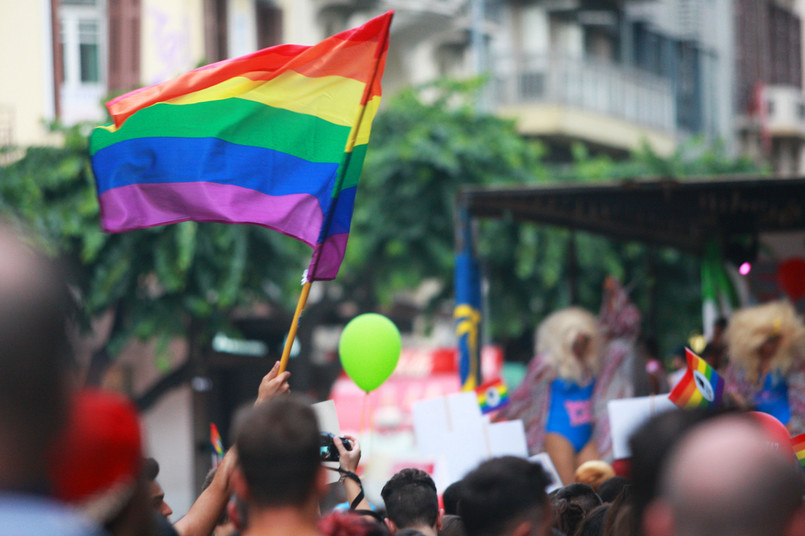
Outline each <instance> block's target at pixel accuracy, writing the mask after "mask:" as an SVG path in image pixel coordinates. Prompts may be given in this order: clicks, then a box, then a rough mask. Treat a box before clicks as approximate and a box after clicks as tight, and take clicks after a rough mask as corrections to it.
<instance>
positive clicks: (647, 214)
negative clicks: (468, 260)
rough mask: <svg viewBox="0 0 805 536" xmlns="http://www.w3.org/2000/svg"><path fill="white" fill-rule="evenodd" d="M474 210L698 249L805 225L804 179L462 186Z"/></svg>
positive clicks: (481, 215) (473, 213) (477, 213)
mask: <svg viewBox="0 0 805 536" xmlns="http://www.w3.org/2000/svg"><path fill="white" fill-rule="evenodd" d="M460 195H461V197H462V199H461V202H464V203H466V205H465V206H466V208H467V209H468V211H469V214H470V215H471V216H473V217H477V218H500V217H503V216H505V215H506V214H511V215H512V217H513V218H515V219H517V220H531V221H534V222H538V223H544V224H550V225H557V226H561V227H567V228H570V229H578V230H584V231H590V232H593V233H600V234H604V235H607V236H611V237H614V238H618V239H622V240H638V241H642V242H645V243H648V244H654V245H658V246H671V247H674V248H678V249H680V250H682V251H687V252H690V253H694V254H700V253H702V252H703V250H704V249H705V246H706V244H707V243H708V242H709V241H711V240H713V239H716V240H720V241H722V242H724V241H726V240H727V239H729V237H731V236H734V235H745V234H760V233H769V232H778V231H779V232H784V231H798V230H805V178H770V177H759V176H752V177H730V178H723V177H715V178H701V179H684V180H683V179H639V180H637V179H634V180H632V179H627V180H622V181H619V182H612V183H583V184H579V183H565V184H552V185H540V186H530V187H512V188H484V189H466V190H463V191H462V192H461V194H460Z"/></svg>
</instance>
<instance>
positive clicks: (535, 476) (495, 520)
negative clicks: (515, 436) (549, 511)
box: [458, 456, 550, 536]
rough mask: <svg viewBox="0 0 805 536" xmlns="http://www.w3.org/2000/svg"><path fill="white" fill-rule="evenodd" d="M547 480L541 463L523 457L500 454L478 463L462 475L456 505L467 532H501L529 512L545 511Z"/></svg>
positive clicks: (478, 534) (471, 535) (474, 535)
mask: <svg viewBox="0 0 805 536" xmlns="http://www.w3.org/2000/svg"><path fill="white" fill-rule="evenodd" d="M549 483H550V479H549V478H548V476H547V475H546V474H545V471H544V470H543V469H542V466H541V465H539V464H536V463H531V462H529V461H528V460H526V459H523V458H517V457H515V456H501V457H499V458H492V459H491V460H487V461H485V462H483V463H481V465H479V466H478V467H477V468H476V469H475V470H473V471H471V472H470V473H469V474H467V476H465V477H464V480H463V486H462V492H461V502H460V503H459V505H458V510H459V515H460V516H461V518H462V519H463V520H464V528H465V530H466V532H467V534H468V535H469V536H482V535H483V536H486V535H495V534H503V533H504V532H505V531H506V530H507V529H508V528H509V527H510V526H511V525H512V524H513V523H517V522H519V521H520V520H521V519H525V518H526V517H527V516H529V515H530V514H533V515H535V516H539V515H544V514H545V510H546V507H547V506H548V496H547V494H546V493H545V487H546V486H547V485H548V484H549Z"/></svg>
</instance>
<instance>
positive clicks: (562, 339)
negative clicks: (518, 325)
mask: <svg viewBox="0 0 805 536" xmlns="http://www.w3.org/2000/svg"><path fill="white" fill-rule="evenodd" d="M581 334H584V335H587V336H588V337H589V338H590V343H589V344H588V345H587V351H586V353H585V355H584V356H583V359H582V361H583V363H582V362H580V361H579V360H578V359H576V356H575V355H574V354H573V342H574V341H575V340H576V337H578V336H579V335H581ZM536 350H537V354H539V355H542V356H543V359H545V361H546V362H547V363H548V364H549V365H551V367H552V368H553V369H554V370H555V371H556V373H557V374H558V375H559V377H561V378H563V379H565V380H571V381H574V382H576V383H582V382H584V381H586V380H588V379H589V378H590V376H595V375H596V374H597V373H598V370H599V369H600V367H601V356H600V352H601V331H600V329H599V327H598V321H597V320H596V318H595V316H593V315H592V314H591V313H589V312H588V311H586V310H584V309H582V308H580V307H569V308H567V309H562V310H560V311H556V312H555V313H552V314H550V315H548V317H546V318H545V320H543V321H542V323H541V324H540V325H539V328H538V329H537V336H536Z"/></svg>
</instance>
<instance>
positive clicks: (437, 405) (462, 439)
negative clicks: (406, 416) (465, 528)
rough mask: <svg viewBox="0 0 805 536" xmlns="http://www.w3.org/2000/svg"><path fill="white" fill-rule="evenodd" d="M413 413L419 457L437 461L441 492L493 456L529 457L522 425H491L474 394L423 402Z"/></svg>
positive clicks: (415, 405)
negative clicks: (482, 412)
mask: <svg viewBox="0 0 805 536" xmlns="http://www.w3.org/2000/svg"><path fill="white" fill-rule="evenodd" d="M412 410H413V418H414V434H415V436H416V441H417V448H418V450H419V454H420V456H425V457H432V458H434V459H436V460H438V469H439V482H438V483H437V486H440V489H443V487H446V486H447V485H449V484H451V483H453V482H455V481H456V480H459V479H461V478H463V477H464V475H466V474H467V473H468V472H469V471H471V470H473V469H475V468H476V467H477V466H478V464H480V463H481V462H482V461H484V460H486V459H489V458H491V457H493V456H504V455H513V456H520V457H523V458H525V457H527V456H528V446H527V444H526V438H525V430H524V429H523V423H522V421H520V420H516V421H510V422H501V423H490V422H489V420H488V419H487V418H485V417H484V416H483V415H482V414H481V409H480V407H479V406H478V398H477V397H476V395H475V393H474V392H462V393H456V394H451V395H449V396H446V397H440V398H433V399H429V400H422V401H419V402H416V403H414V405H413V408H412Z"/></svg>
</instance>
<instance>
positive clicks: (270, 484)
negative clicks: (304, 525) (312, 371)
mask: <svg viewBox="0 0 805 536" xmlns="http://www.w3.org/2000/svg"><path fill="white" fill-rule="evenodd" d="M236 430H237V431H236V434H235V444H236V446H237V450H238V464H237V467H236V469H235V471H234V472H233V475H232V479H233V482H232V484H233V487H234V490H235V493H236V495H237V496H238V497H240V498H241V499H242V500H244V501H245V502H246V503H247V504H248V505H249V506H250V507H255V508H260V509H267V508H281V507H292V508H306V507H310V506H311V505H313V506H315V505H316V504H317V501H318V498H319V496H321V495H323V493H324V491H325V489H326V485H327V484H326V475H325V473H324V468H323V466H322V464H321V461H320V454H319V435H320V434H319V425H318V422H317V421H316V415H315V413H314V412H313V409H312V408H311V407H310V405H309V404H308V403H307V401H303V400H302V399H299V398H297V397H294V396H282V397H275V398H272V399H271V400H269V401H267V402H265V403H263V404H261V405H259V406H256V407H254V408H249V409H248V410H246V411H245V412H244V413H242V414H241V415H239V418H238V422H237V425H236Z"/></svg>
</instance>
